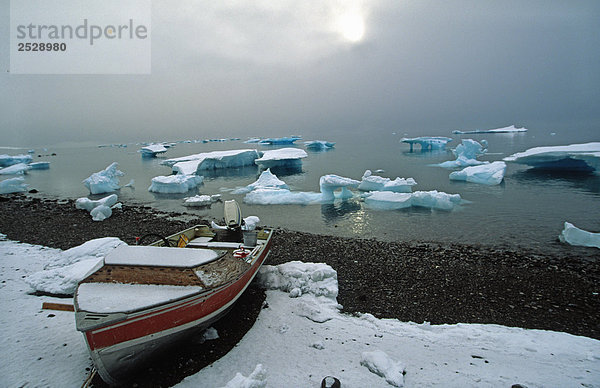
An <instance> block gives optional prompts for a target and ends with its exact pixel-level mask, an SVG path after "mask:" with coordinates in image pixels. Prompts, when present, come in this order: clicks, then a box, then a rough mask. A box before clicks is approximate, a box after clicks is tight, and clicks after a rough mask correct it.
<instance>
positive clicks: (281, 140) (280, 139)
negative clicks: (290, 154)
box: [258, 136, 302, 145]
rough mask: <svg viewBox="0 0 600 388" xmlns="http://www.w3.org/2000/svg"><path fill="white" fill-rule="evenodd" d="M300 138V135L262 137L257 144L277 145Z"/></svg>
mask: <svg viewBox="0 0 600 388" xmlns="http://www.w3.org/2000/svg"><path fill="white" fill-rule="evenodd" d="M300 139H302V138H301V137H300V136H290V137H276V138H269V139H262V140H260V141H259V142H258V144H268V145H278V144H294V142H295V141H296V140H300Z"/></svg>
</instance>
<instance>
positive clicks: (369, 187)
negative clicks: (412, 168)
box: [358, 170, 417, 193]
mask: <svg viewBox="0 0 600 388" xmlns="http://www.w3.org/2000/svg"><path fill="white" fill-rule="evenodd" d="M372 174H373V173H372V172H371V170H367V171H365V173H364V174H363V177H362V181H361V182H360V185H358V189H359V190H362V191H393V192H396V193H410V192H412V186H414V185H416V184H417V182H416V181H415V180H414V179H413V178H408V179H404V178H399V177H398V178H396V179H394V180H391V179H390V178H383V177H380V176H377V175H372Z"/></svg>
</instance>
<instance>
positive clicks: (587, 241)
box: [558, 222, 600, 248]
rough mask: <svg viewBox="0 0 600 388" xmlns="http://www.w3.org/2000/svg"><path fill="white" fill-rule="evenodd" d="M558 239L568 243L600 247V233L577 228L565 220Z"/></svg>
mask: <svg viewBox="0 0 600 388" xmlns="http://www.w3.org/2000/svg"><path fill="white" fill-rule="evenodd" d="M558 239H559V240H560V241H561V242H563V243H567V244H570V245H575V246H582V247H594V248H600V233H592V232H588V231H585V230H583V229H579V228H578V227H576V226H575V225H573V224H571V223H569V222H565V226H564V229H563V230H562V232H561V233H560V235H559V236H558Z"/></svg>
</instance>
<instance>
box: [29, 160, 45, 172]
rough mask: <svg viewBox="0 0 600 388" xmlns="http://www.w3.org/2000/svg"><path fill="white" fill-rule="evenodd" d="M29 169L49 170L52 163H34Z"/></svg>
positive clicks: (30, 164)
mask: <svg viewBox="0 0 600 388" xmlns="http://www.w3.org/2000/svg"><path fill="white" fill-rule="evenodd" d="M29 167H31V169H32V170H48V169H49V168H50V162H33V163H29Z"/></svg>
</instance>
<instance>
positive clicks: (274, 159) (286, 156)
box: [254, 148, 308, 168]
mask: <svg viewBox="0 0 600 388" xmlns="http://www.w3.org/2000/svg"><path fill="white" fill-rule="evenodd" d="M307 156H308V155H307V154H306V151H304V150H301V149H298V148H281V149H278V150H271V151H265V152H264V154H263V156H262V157H261V158H259V159H256V160H255V161H254V163H256V164H258V165H259V166H263V167H267V168H270V167H275V166H288V167H297V166H300V165H301V164H302V161H301V160H300V159H303V158H306V157H307Z"/></svg>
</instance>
